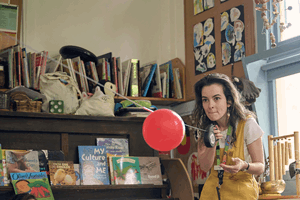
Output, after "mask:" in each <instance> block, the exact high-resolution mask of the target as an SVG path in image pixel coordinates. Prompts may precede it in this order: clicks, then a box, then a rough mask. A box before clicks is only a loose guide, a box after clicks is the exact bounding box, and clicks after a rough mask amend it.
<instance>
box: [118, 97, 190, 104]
mask: <svg viewBox="0 0 300 200" xmlns="http://www.w3.org/2000/svg"><path fill="white" fill-rule="evenodd" d="M126 98H128V99H130V100H149V101H151V104H152V105H161V106H171V105H176V104H180V103H183V102H185V100H184V99H174V98H157V97H126ZM123 100H125V99H124V98H123V97H119V96H116V97H115V102H116V103H119V102H121V101H123Z"/></svg>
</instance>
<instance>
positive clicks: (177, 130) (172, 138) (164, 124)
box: [143, 109, 185, 151]
mask: <svg viewBox="0 0 300 200" xmlns="http://www.w3.org/2000/svg"><path fill="white" fill-rule="evenodd" d="M184 135H185V125H184V122H183V120H182V119H181V117H180V116H179V115H178V114H177V113H175V112H174V111H172V110H169V109H159V110H156V111H154V112H152V113H151V114H150V115H149V116H148V117H147V118H146V119H145V121H144V124H143V136H144V139H145V141H146V143H147V144H148V145H149V146H150V147H151V148H153V149H155V150H157V151H170V150H172V149H175V148H176V147H178V146H179V145H180V143H181V141H182V140H183V138H184Z"/></svg>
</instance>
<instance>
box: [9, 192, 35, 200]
mask: <svg viewBox="0 0 300 200" xmlns="http://www.w3.org/2000/svg"><path fill="white" fill-rule="evenodd" d="M29 199H34V200H36V198H35V196H33V195H32V194H28V193H22V194H16V195H15V196H14V197H13V198H12V199H11V200H29Z"/></svg>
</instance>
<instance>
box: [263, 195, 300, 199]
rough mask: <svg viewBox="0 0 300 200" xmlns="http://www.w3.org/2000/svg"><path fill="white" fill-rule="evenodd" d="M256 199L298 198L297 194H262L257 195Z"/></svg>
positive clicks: (299, 197)
mask: <svg viewBox="0 0 300 200" xmlns="http://www.w3.org/2000/svg"><path fill="white" fill-rule="evenodd" d="M258 199H300V196H298V195H286V196H264V195H259V198H258Z"/></svg>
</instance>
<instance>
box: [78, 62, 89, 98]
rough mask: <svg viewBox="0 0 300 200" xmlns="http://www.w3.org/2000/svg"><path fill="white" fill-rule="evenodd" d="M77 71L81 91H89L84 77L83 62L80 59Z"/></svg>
mask: <svg viewBox="0 0 300 200" xmlns="http://www.w3.org/2000/svg"><path fill="white" fill-rule="evenodd" d="M79 69H80V70H79V73H80V80H81V81H82V84H83V92H86V93H88V92H89V87H88V82H87V78H86V71H85V66H84V62H83V61H82V60H81V61H80V67H79Z"/></svg>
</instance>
